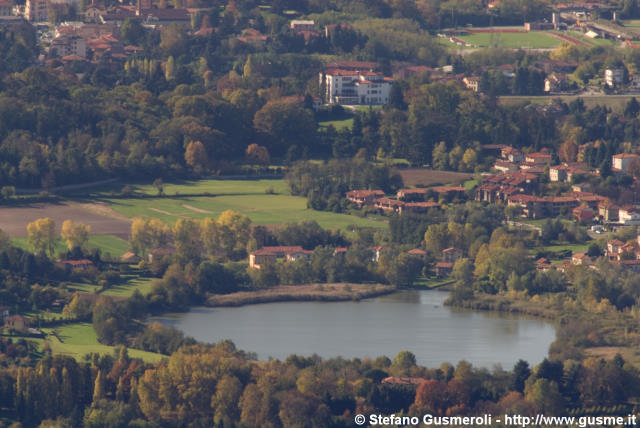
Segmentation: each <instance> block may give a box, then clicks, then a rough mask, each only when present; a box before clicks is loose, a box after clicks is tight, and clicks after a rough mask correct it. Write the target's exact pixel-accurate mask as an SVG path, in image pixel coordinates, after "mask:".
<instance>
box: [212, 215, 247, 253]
mask: <svg viewBox="0 0 640 428" xmlns="http://www.w3.org/2000/svg"><path fill="white" fill-rule="evenodd" d="M217 223H218V224H217V234H218V244H219V246H220V248H221V249H222V250H223V251H224V252H225V253H226V254H227V255H231V254H233V253H234V252H235V251H241V252H244V250H245V248H246V247H247V242H249V236H250V233H251V228H250V226H251V220H250V219H249V217H247V216H246V215H243V214H238V213H237V212H235V211H232V210H226V211H224V212H222V214H220V217H218V221H217Z"/></svg>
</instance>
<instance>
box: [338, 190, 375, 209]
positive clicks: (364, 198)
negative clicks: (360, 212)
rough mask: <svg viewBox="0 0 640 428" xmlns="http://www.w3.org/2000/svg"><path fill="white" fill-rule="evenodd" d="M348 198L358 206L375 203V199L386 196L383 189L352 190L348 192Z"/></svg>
mask: <svg viewBox="0 0 640 428" xmlns="http://www.w3.org/2000/svg"><path fill="white" fill-rule="evenodd" d="M346 196H347V199H348V200H350V201H351V202H353V203H354V204H356V205H357V206H358V207H362V206H363V205H373V201H375V200H376V199H378V198H382V197H383V196H384V192H383V191H382V190H350V191H348V192H347V195H346Z"/></svg>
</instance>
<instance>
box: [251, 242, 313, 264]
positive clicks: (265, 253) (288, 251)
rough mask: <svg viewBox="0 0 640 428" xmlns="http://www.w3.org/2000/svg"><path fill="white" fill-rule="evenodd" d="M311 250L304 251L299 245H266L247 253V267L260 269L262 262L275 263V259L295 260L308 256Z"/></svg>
mask: <svg viewBox="0 0 640 428" xmlns="http://www.w3.org/2000/svg"><path fill="white" fill-rule="evenodd" d="M312 253H313V252H312V251H305V250H304V249H303V248H302V247H301V246H299V245H295V246H267V247H262V248H260V249H259V250H256V251H253V252H252V253H251V254H249V267H252V268H254V269H260V267H261V266H262V265H264V264H268V263H275V262H276V260H277V259H282V258H286V259H287V260H297V259H298V258H300V257H310V256H311V254H312Z"/></svg>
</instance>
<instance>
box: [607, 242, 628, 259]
mask: <svg viewBox="0 0 640 428" xmlns="http://www.w3.org/2000/svg"><path fill="white" fill-rule="evenodd" d="M624 245H625V244H624V242H622V241H620V240H619V239H612V240H610V241H607V249H606V250H605V256H607V257H608V258H609V260H616V259H619V258H620V255H621V254H622V247H624Z"/></svg>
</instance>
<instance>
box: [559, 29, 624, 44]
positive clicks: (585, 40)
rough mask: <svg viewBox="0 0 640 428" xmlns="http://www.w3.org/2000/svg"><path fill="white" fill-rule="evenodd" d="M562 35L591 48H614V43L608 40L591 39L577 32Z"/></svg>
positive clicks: (566, 32) (567, 32)
mask: <svg viewBox="0 0 640 428" xmlns="http://www.w3.org/2000/svg"><path fill="white" fill-rule="evenodd" d="M562 34H566V35H567V36H569V37H573V38H574V39H576V40H579V41H581V42H582V43H586V44H588V45H591V46H614V45H615V44H616V43H615V42H614V41H613V40H610V39H601V38H597V39H592V38H589V37H587V36H585V35H584V34H582V33H578V32H577V31H565V32H563V33H562Z"/></svg>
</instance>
